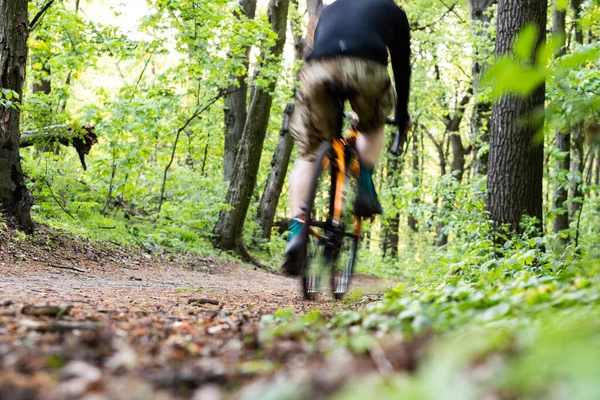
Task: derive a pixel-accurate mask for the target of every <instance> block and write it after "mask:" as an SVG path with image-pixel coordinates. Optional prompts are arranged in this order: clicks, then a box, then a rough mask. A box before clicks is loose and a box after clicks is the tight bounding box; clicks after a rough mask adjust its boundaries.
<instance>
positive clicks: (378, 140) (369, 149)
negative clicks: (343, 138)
mask: <svg viewBox="0 0 600 400" xmlns="http://www.w3.org/2000/svg"><path fill="white" fill-rule="evenodd" d="M384 141H385V133H384V129H383V126H382V127H381V128H378V129H376V130H375V131H374V132H372V133H370V134H364V133H359V134H358V140H357V141H356V149H357V150H358V155H359V157H360V161H361V163H363V164H364V165H365V166H369V167H371V168H375V167H376V166H377V163H378V162H379V157H380V156H381V150H382V149H383V144H384Z"/></svg>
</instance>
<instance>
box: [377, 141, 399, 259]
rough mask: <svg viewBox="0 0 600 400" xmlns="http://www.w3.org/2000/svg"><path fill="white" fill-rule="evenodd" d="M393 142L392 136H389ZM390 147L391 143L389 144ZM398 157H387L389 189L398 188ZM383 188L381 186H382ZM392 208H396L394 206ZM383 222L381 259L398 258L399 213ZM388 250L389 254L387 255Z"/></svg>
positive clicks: (394, 197)
mask: <svg viewBox="0 0 600 400" xmlns="http://www.w3.org/2000/svg"><path fill="white" fill-rule="evenodd" d="M390 139H391V140H392V141H393V139H394V138H393V135H392V136H390ZM390 146H392V143H391V142H390ZM398 158H399V157H398V156H395V155H391V154H390V155H389V157H388V159H387V168H386V170H387V173H386V184H387V185H388V187H390V188H392V189H393V188H395V187H397V186H398V178H399V177H400V176H401V175H402V166H401V165H399V164H400V162H399V159H398ZM382 186H383V185H382ZM394 203H396V195H395V194H394V192H393V191H392V204H394ZM393 208H396V207H395V206H394V207H393ZM384 219H385V221H383V220H382V225H383V227H382V228H383V232H382V235H381V236H382V240H381V250H382V253H383V257H387V256H388V255H389V257H390V258H392V259H394V258H396V257H398V242H399V240H400V238H399V235H398V230H399V228H400V213H398V212H397V211H396V213H394V214H392V215H391V216H390V217H385V216H384ZM388 250H389V253H388Z"/></svg>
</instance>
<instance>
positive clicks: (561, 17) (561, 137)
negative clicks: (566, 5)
mask: <svg viewBox="0 0 600 400" xmlns="http://www.w3.org/2000/svg"><path fill="white" fill-rule="evenodd" d="M556 2H557V0H554V5H553V8H552V33H553V35H554V37H555V38H562V45H561V47H560V50H559V51H558V52H557V54H556V56H557V57H560V56H561V55H563V54H564V53H565V39H566V33H567V32H566V24H565V19H566V11H559V10H558V8H557V7H556ZM556 149H557V150H558V151H559V152H561V153H563V154H565V156H564V158H559V160H558V161H557V162H556V177H557V179H556V187H555V189H554V200H553V203H554V204H553V208H554V210H561V211H559V212H558V213H557V214H556V217H555V219H554V232H555V233H559V232H561V231H564V230H567V229H569V212H568V209H567V201H568V200H569V191H568V179H567V175H566V174H563V172H564V171H569V168H570V163H571V134H570V133H569V132H562V131H560V130H558V131H557V132H556ZM563 175H564V179H561V176H563Z"/></svg>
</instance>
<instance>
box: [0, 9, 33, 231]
mask: <svg viewBox="0 0 600 400" xmlns="http://www.w3.org/2000/svg"><path fill="white" fill-rule="evenodd" d="M28 3H29V1H28V0H0V87H2V89H9V90H12V91H13V92H15V93H17V95H18V96H19V99H21V101H22V96H23V84H24V82H25V71H26V64H27V37H28V35H29V31H28V25H29V22H28V15H27V6H28ZM20 119H21V112H20V110H19V109H18V108H16V107H15V108H12V107H11V108H2V109H1V110H0V207H1V208H2V209H3V210H4V211H5V212H6V213H7V215H8V216H9V217H11V218H14V219H15V221H16V223H17V226H18V227H19V228H20V229H22V230H23V231H25V232H31V231H32V230H33V223H32V221H31V214H30V210H31V206H32V205H33V196H32V195H31V193H30V192H29V190H28V189H27V186H26V185H25V179H24V177H23V172H22V170H21V161H20V156H19V124H20Z"/></svg>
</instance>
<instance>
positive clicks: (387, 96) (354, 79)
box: [290, 57, 396, 160]
mask: <svg viewBox="0 0 600 400" xmlns="http://www.w3.org/2000/svg"><path fill="white" fill-rule="evenodd" d="M332 86H343V87H347V88H349V89H350V90H351V93H352V95H351V96H350V98H349V101H350V105H351V106H352V109H353V110H354V112H356V114H358V117H359V118H360V123H359V124H358V130H359V131H360V132H361V133H364V134H367V135H368V134H369V133H372V132H376V131H377V130H378V128H380V127H381V126H382V125H383V124H384V123H385V119H386V117H387V116H388V115H389V114H390V112H391V111H392V110H393V108H394V103H395V97H396V95H395V92H394V90H393V88H392V85H391V81H390V77H389V75H388V72H387V67H386V66H384V65H381V64H379V63H377V62H374V61H370V60H365V59H362V58H353V57H336V58H329V59H323V60H315V61H312V62H310V63H308V64H307V65H306V66H305V67H304V68H303V69H302V71H301V72H300V89H299V90H298V91H297V92H296V108H295V110H294V114H293V115H292V119H291V121H290V132H291V134H292V136H293V137H294V138H295V139H296V144H297V146H298V152H299V155H300V157H301V158H302V159H305V160H312V159H313V158H314V157H315V152H316V151H317V149H318V148H319V145H320V144H321V143H322V142H324V141H327V140H331V139H332V138H333V137H334V136H335V134H336V133H337V132H338V130H339V129H340V126H339V124H340V113H341V111H342V109H341V105H340V101H339V100H338V99H336V98H335V97H334V96H332V95H331V87H332Z"/></svg>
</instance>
